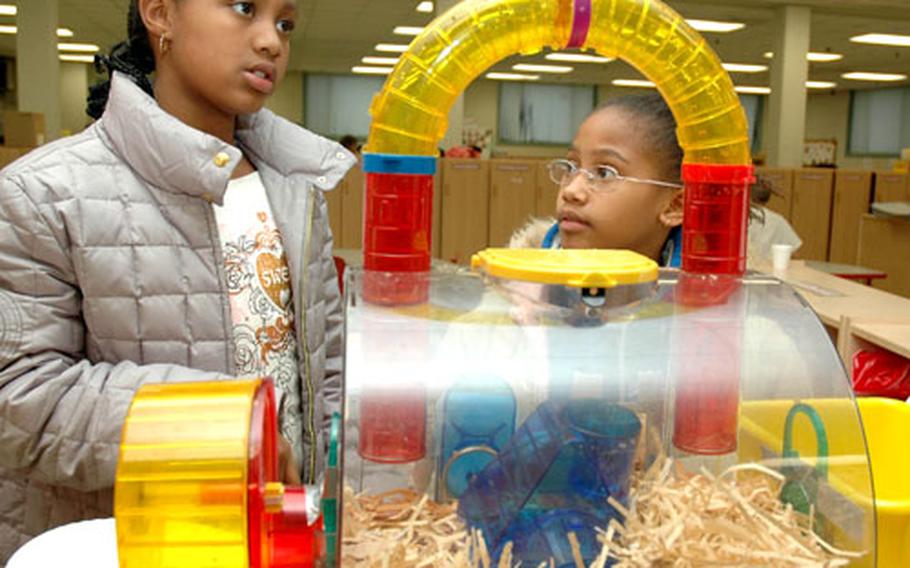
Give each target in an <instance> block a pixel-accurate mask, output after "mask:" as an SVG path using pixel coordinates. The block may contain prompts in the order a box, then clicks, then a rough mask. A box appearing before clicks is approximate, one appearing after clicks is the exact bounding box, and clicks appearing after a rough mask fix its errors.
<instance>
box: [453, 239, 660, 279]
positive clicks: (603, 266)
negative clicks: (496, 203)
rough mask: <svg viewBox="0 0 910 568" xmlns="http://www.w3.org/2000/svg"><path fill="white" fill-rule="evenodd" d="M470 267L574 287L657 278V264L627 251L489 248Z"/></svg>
mask: <svg viewBox="0 0 910 568" xmlns="http://www.w3.org/2000/svg"><path fill="white" fill-rule="evenodd" d="M471 268H473V269H474V270H480V271H482V272H484V273H486V274H488V275H490V276H494V277H496V278H505V279H508V280H523V281H526V282H537V283H540V284H560V285H563V286H572V287H574V288H613V287H615V286H625V285H630V284H644V283H647V282H654V281H655V280H657V272H658V267H657V263H656V262H654V261H653V260H651V259H650V258H648V257H646V256H644V255H641V254H638V253H637V252H632V251H630V250H605V249H504V248H489V249H486V250H483V251H481V252H479V253H477V254H475V255H474V256H473V257H471Z"/></svg>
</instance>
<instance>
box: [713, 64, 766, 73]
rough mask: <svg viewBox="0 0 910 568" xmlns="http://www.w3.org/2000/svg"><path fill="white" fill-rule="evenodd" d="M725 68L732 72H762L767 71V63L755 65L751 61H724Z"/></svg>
mask: <svg viewBox="0 0 910 568" xmlns="http://www.w3.org/2000/svg"><path fill="white" fill-rule="evenodd" d="M723 67H724V69H726V70H727V71H730V72H731V73H761V72H762V71H767V70H768V66H767V65H753V64H751V63H724V64H723Z"/></svg>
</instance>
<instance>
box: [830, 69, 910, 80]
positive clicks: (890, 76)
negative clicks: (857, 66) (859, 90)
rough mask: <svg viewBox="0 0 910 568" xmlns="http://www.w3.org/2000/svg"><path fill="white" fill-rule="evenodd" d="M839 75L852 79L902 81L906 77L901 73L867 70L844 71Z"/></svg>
mask: <svg viewBox="0 0 910 568" xmlns="http://www.w3.org/2000/svg"><path fill="white" fill-rule="evenodd" d="M841 77H843V78H844V79H850V80H852V81H903V80H904V79H906V78H907V76H906V75H904V74H902V73H869V72H867V71H853V72H851V73H844V74H843V75H841Z"/></svg>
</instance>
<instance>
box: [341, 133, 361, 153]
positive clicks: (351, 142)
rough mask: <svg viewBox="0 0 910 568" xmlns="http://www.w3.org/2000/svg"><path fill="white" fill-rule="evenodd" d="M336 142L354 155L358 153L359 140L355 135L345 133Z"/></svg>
mask: <svg viewBox="0 0 910 568" xmlns="http://www.w3.org/2000/svg"><path fill="white" fill-rule="evenodd" d="M338 143H339V144H341V145H342V146H344V147H345V148H346V149H347V151H348V152H350V153H352V154H355V155H356V154H360V148H361V147H360V141H359V140H357V137H356V136H353V135H351V134H345V135H344V136H342V137H341V140H339V141H338Z"/></svg>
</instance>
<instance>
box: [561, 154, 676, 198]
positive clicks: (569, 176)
mask: <svg viewBox="0 0 910 568" xmlns="http://www.w3.org/2000/svg"><path fill="white" fill-rule="evenodd" d="M547 171H548V172H549V173H550V179H551V180H553V182H554V183H557V184H559V185H560V187H565V186H567V185H569V184H570V183H572V180H573V179H575V176H576V175H578V174H579V173H581V174H584V175H585V178H587V180H588V185H589V186H590V187H591V188H592V189H594V190H595V191H600V192H605V193H608V192H611V191H614V190H615V189H616V187H617V186H616V184H615V183H614V182H617V181H630V182H633V183H649V184H652V185H657V186H660V187H669V188H672V189H682V187H683V186H682V185H680V184H678V183H670V182H668V181H657V180H653V179H640V178H635V177H629V176H623V175H620V174H619V172H618V171H617V170H616V168H614V167H613V166H597V167H596V168H594V169H593V170H589V169H586V168H579V167H578V164H576V163H575V162H573V161H571V160H553V161H552V162H550V163H548V164H547Z"/></svg>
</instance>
